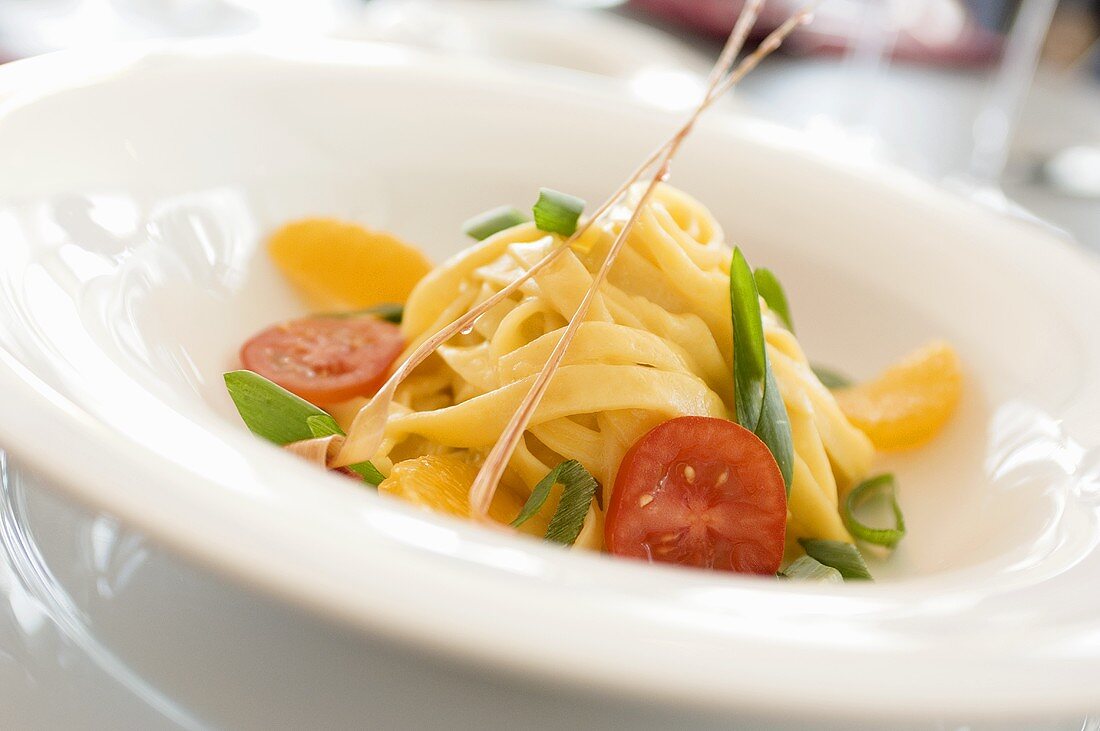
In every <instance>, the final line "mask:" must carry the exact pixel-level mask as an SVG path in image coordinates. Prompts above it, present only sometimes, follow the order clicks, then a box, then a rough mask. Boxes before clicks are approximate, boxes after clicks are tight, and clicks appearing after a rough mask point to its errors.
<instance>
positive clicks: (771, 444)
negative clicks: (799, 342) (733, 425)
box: [730, 248, 794, 495]
mask: <svg viewBox="0 0 1100 731" xmlns="http://www.w3.org/2000/svg"><path fill="white" fill-rule="evenodd" d="M730 306H731V310H732V312H733V380H734V395H735V398H736V407H737V423H739V424H740V425H741V426H743V427H745V428H746V429H748V430H749V431H751V432H753V433H754V434H756V436H758V437H760V439H761V441H763V442H764V444H766V445H767V446H768V449H770V450H771V453H772V456H774V457H775V461H776V463H777V464H778V465H779V471H780V472H781V473H782V475H783V482H784V484H785V485H786V487H787V493H788V495H789V494H790V489H791V478H792V477H793V473H794V445H793V443H792V441H791V425H790V420H789V419H788V417H787V407H786V406H785V405H784V404H783V397H782V396H781V395H780V393H779V387H778V386H777V385H776V382H775V376H774V375H773V374H772V370H771V364H770V363H769V361H768V352H767V349H766V348H765V347H764V323H763V320H762V319H761V315H760V296H759V292H758V291H757V289H756V280H755V279H754V277H753V275H752V269H750V268H749V264H748V262H747V261H745V256H744V254H742V253H741V249H739V248H738V249H734V251H733V260H732V262H731V263H730Z"/></svg>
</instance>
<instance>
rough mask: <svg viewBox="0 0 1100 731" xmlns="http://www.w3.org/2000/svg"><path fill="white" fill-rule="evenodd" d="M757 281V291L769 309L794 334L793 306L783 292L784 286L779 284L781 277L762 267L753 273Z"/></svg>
mask: <svg viewBox="0 0 1100 731" xmlns="http://www.w3.org/2000/svg"><path fill="white" fill-rule="evenodd" d="M753 279H755V280H756V289H757V291H758V292H760V296H761V297H763V298H764V302H765V303H766V304H767V305H768V309H769V310H771V311H772V312H774V313H775V314H776V315H778V316H779V319H780V320H782V321H783V324H784V325H786V326H787V329H788V330H790V331H791V333H794V320H793V319H791V305H790V303H789V302H788V301H787V293H786V292H785V291H783V285H782V284H780V283H779V277H777V276H775V274H774V273H773V272H772V270H771V269H764V268H763V267H760V268H759V269H757V270H756V271H755V272H754V273H753Z"/></svg>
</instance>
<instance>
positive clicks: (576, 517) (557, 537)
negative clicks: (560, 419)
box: [512, 459, 599, 546]
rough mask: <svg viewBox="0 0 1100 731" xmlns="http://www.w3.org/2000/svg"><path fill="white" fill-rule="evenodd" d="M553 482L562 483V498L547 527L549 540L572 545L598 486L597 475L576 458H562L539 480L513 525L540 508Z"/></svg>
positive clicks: (518, 524) (524, 519) (522, 522)
mask: <svg viewBox="0 0 1100 731" xmlns="http://www.w3.org/2000/svg"><path fill="white" fill-rule="evenodd" d="M554 485H561V486H562V493H561V500H560V501H558V509H557V510H555V511H554V517H552V518H551V519H550V525H548V526H547V528H546V540H548V541H550V542H552V543H561V544H564V545H566V546H571V545H573V543H574V542H576V540H577V536H579V535H580V533H581V528H582V527H583V526H584V518H585V516H586V515H588V509H589V508H590V507H591V505H592V500H593V498H595V497H596V490H597V489H598V488H599V485H598V484H597V482H596V478H595V477H593V476H592V475H591V474H590V473H589V472H588V470H586V469H585V468H584V467H583V466H582V465H581V463H580V462H578V461H576V460H575V459H571V460H567V461H565V462H562V463H561V464H559V465H558V466H557V467H555V468H554V469H552V470H550V472H548V473H547V474H546V477H544V478H542V479H541V480H539V484H537V485H535V489H534V490H533V491H532V492H531V497H529V498H527V502H526V504H524V506H523V509H522V510H520V512H519V515H518V516H517V517H516V519H515V520H513V521H512V525H513V526H514V527H517V528H518V527H519V526H521V525H523V524H524V523H525V522H527V521H528V520H529V519H530V518H531V517H532V516H533V515H535V513H537V512H539V510H541V509H542V506H543V505H544V504H545V503H546V498H547V497H549V496H550V490H551V488H553V487H554Z"/></svg>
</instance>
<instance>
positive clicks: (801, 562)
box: [779, 556, 844, 584]
mask: <svg viewBox="0 0 1100 731" xmlns="http://www.w3.org/2000/svg"><path fill="white" fill-rule="evenodd" d="M779 575H780V576H782V577H785V578H788V579H796V580H799V581H816V582H820V583H822V584H840V583H842V582H843V581H844V577H843V576H841V575H840V572H839V571H837V570H836V569H834V568H833V567H832V566H826V565H825V564H823V563H821V562H820V561H818V560H817V559H815V558H810V557H809V556H799V557H798V558H797V559H795V560H794V561H792V562H791V565H790V566H788V567H787V570H786V571H784V572H782V573H781V574H779Z"/></svg>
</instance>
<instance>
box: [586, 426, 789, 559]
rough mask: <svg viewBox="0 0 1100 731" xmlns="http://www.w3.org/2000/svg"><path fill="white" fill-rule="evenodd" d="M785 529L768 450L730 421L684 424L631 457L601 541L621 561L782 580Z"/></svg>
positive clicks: (647, 440)
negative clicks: (779, 576) (778, 573)
mask: <svg viewBox="0 0 1100 731" xmlns="http://www.w3.org/2000/svg"><path fill="white" fill-rule="evenodd" d="M786 524H787V493H786V488H785V487H784V484H783V475H782V474H781V473H780V471H779V465H778V464H776V462H775V458H774V457H773V456H772V454H771V452H770V451H769V450H768V448H767V446H766V445H765V444H764V443H763V442H762V441H760V439H759V438H758V437H757V436H756V435H755V434H753V433H752V432H750V431H749V430H748V429H745V428H744V427H742V426H740V425H738V424H735V423H733V422H731V421H726V420H725V419H714V418H710V417H702V416H682V417H679V418H676V419H670V420H669V421H666V422H664V423H662V424H659V425H657V426H656V427H654V428H653V429H651V430H650V431H649V432H647V433H646V434H644V435H643V436H642V437H641V438H640V439H639V440H638V441H637V442H635V443H634V445H633V446H632V447H631V448H630V449H629V450H627V453H626V455H625V456H624V457H623V461H622V463H621V464H620V465H619V472H618V475H617V476H616V478H615V489H614V490H613V491H612V493H611V501H610V505H609V506H608V510H607V520H606V523H605V526H604V537H605V540H606V543H607V548H608V550H609V551H610V552H611V553H613V554H615V555H618V556H627V557H631V558H638V559H642V560H647V561H656V562H662V563H676V564H680V565H684V566H695V567H698V568H707V569H715V570H720V571H735V572H738V573H743V574H763V575H775V572H776V571H778V570H779V565H780V563H781V562H782V560H783V547H784V538H785V535H786V528H787V525H786Z"/></svg>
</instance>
